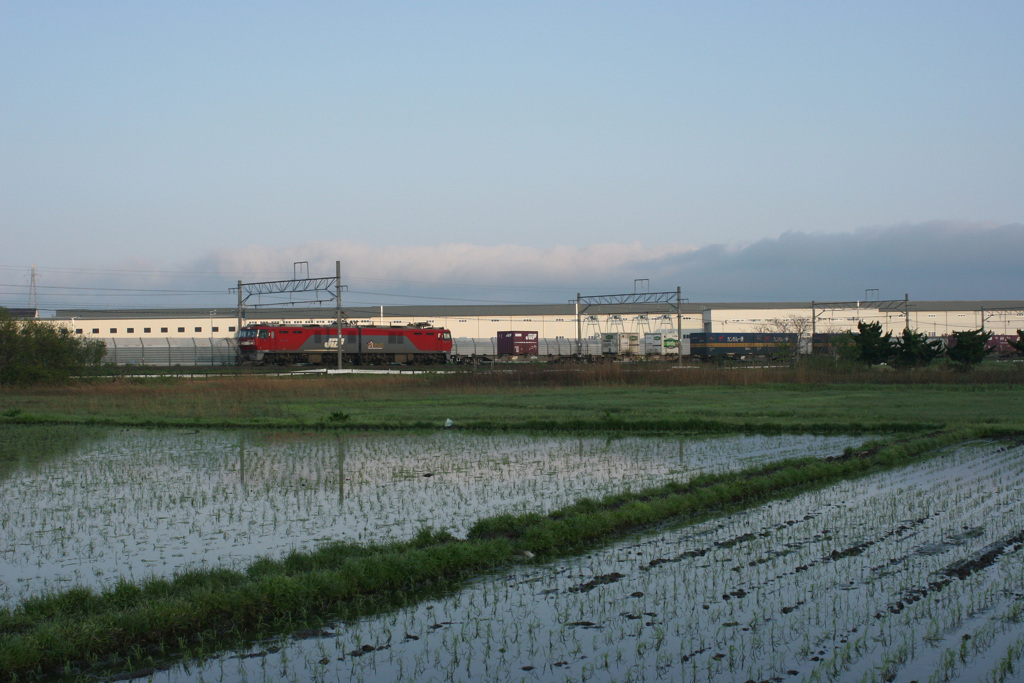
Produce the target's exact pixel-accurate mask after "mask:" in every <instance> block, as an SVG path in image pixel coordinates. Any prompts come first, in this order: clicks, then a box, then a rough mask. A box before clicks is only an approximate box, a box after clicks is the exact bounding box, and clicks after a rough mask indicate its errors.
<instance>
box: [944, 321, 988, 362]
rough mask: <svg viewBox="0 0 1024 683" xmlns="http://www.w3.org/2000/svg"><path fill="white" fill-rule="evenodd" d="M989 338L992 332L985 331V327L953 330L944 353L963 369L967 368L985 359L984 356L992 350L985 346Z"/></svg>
mask: <svg viewBox="0 0 1024 683" xmlns="http://www.w3.org/2000/svg"><path fill="white" fill-rule="evenodd" d="M991 338H992V333H991V332H986V331H985V328H978V329H976V330H967V331H965V332H954V333H953V338H952V339H951V340H950V342H949V349H948V350H947V351H946V355H948V356H949V359H950V360H951V361H953V362H954V363H956V364H958V365H959V366H961V367H962V368H963V369H964V370H968V369H970V368H971V367H973V366H975V365H977V364H978V363H980V362H981V361H983V360H985V356H987V355H988V354H989V353H990V352H991V351H992V349H990V348H988V346H987V344H988V340H989V339H991Z"/></svg>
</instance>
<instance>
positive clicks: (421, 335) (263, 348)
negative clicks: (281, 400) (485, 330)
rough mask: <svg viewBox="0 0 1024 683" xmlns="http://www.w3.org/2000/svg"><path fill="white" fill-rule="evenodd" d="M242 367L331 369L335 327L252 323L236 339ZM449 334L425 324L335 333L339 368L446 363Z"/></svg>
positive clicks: (334, 359) (346, 329) (353, 328)
mask: <svg viewBox="0 0 1024 683" xmlns="http://www.w3.org/2000/svg"><path fill="white" fill-rule="evenodd" d="M238 349H239V356H240V358H241V361H242V362H243V363H251V364H257V365H260V364H265V363H273V364H277V365H292V364H295V363H311V364H314V365H320V364H323V365H331V364H334V363H337V361H338V328H337V326H336V325H335V326H329V325H268V324H254V325H247V326H246V327H244V328H242V330H241V332H240V333H239V334H238ZM451 353H452V333H451V332H450V331H449V330H446V329H443V328H439V327H429V326H427V325H407V326H405V327H379V326H359V325H356V326H351V327H345V326H344V325H343V326H342V328H341V355H342V363H345V364H349V365H381V364H384V363H408V364H416V365H419V364H436V363H446V362H448V360H449V359H450V358H451Z"/></svg>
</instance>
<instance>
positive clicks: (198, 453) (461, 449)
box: [0, 430, 860, 605]
mask: <svg viewBox="0 0 1024 683" xmlns="http://www.w3.org/2000/svg"><path fill="white" fill-rule="evenodd" d="M37 434H38V432H37ZM25 440H26V439H22V441H25ZM27 440H29V441H30V440H31V439H27ZM61 443H63V444H65V446H64V450H60V449H55V450H54V449H51V451H49V452H52V453H54V455H52V456H50V457H47V458H35V459H33V460H32V461H31V463H30V464H29V466H21V465H19V466H17V467H14V468H12V470H11V471H10V472H9V473H8V476H7V477H6V479H3V480H0V528H2V529H3V534H2V536H0V577H3V583H2V584H0V603H2V604H6V605H12V604H14V603H16V602H18V601H19V600H21V599H24V598H25V597H26V596H28V595H30V594H33V593H39V592H41V591H43V590H48V589H65V588H68V587H70V586H71V585H74V584H82V585H88V586H108V585H110V584H112V583H113V582H114V581H116V580H117V579H118V578H121V577H125V578H129V579H133V580H139V579H143V578H145V577H147V576H151V575H159V576H167V575H170V574H172V573H174V572H175V571H178V570H180V569H182V568H185V567H189V566H229V567H238V568H240V567H244V566H245V565H248V564H249V563H250V562H251V561H252V560H253V559H255V558H256V557H258V556H268V555H269V556H275V557H276V556H281V555H284V554H286V553H287V552H289V551H291V550H296V549H299V550H308V549H312V548H314V547H316V546H317V545H319V544H321V543H323V542H326V541H335V540H341V541H347V542H352V543H359V544H368V543H382V542H387V541H390V540H404V539H408V538H411V537H412V536H414V535H415V534H416V532H417V531H419V530H420V529H422V528H424V527H432V528H434V529H437V530H447V531H449V532H450V533H452V534H454V535H455V536H460V537H461V536H464V535H465V534H466V532H467V531H468V529H469V527H470V526H471V525H472V524H473V523H474V522H475V521H476V520H477V519H480V518H482V517H487V516H492V515H495V514H500V513H503V512H524V511H536V512H546V511H548V510H552V509H555V508H558V507H562V506H564V505H567V504H569V503H571V502H574V501H576V500H578V499H580V498H582V497H601V496H603V495H607V494H612V493H618V492H621V491H623V490H626V489H633V490H638V489H641V488H646V487H650V486H656V485H659V484H662V483H664V482H666V481H669V480H679V479H685V478H687V477H689V476H691V475H692V474H693V473H695V472H701V471H714V470H722V469H727V468H735V467H744V466H749V465H753V464H757V463H761V462H765V461H768V460H775V459H779V458H784V457H793V456H797V455H801V456H802V455H833V454H835V453H837V452H840V451H842V449H843V448H844V447H846V446H848V445H856V444H859V443H860V439H859V438H845V437H831V438H825V437H805V436H786V437H751V436H744V437H728V438H716V439H705V440H700V441H691V440H678V439H649V438H614V439H605V438H603V437H602V438H578V437H571V438H549V437H543V438H537V437H527V436H473V435H462V434H455V433H450V432H445V433H438V434H421V435H394V434H387V435H358V436H353V435H347V436H341V437H339V436H335V435H322V434H297V433H291V432H214V431H208V432H191V431H182V430H119V431H116V432H111V433H108V434H106V436H105V437H104V438H97V432H95V431H94V430H83V434H82V435H77V436H76V435H73V438H69V439H68V438H66V439H64V440H62V441H61ZM69 444H74V446H73V447H72V446H71V445H69ZM335 476H336V477H337V480H336V481H335V479H334V477H335Z"/></svg>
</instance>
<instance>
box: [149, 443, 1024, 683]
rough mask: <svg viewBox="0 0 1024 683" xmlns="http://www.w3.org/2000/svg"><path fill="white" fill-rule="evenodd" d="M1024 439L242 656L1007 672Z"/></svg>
mask: <svg viewBox="0 0 1024 683" xmlns="http://www.w3.org/2000/svg"><path fill="white" fill-rule="evenodd" d="M1022 456H1024V446H1020V445H1017V446H1006V445H1004V444H1000V443H991V442H975V443H971V444H966V445H963V446H960V447H956V448H952V449H949V450H948V451H947V452H946V453H945V454H943V455H941V456H940V457H937V458H935V459H932V460H929V461H926V462H923V463H918V464H915V465H913V466H910V467H904V468H899V469H895V470H889V471H885V472H882V473H878V474H875V475H871V476H869V477H865V478H861V479H857V480H852V481H843V482H839V483H837V484H835V485H833V486H830V487H828V488H824V489H818V490H814V491H810V492H807V493H802V494H799V495H796V496H792V497H789V498H786V499H779V500H773V501H771V502H767V503H764V504H762V505H758V506H756V507H753V508H750V509H748V510H744V511H739V512H735V513H732V514H728V515H726V516H724V517H721V518H718V519H712V520H708V521H706V522H701V523H698V524H695V525H692V526H684V527H676V528H662V529H659V530H657V531H655V532H653V533H648V534H646V535H640V536H635V537H631V538H628V539H626V540H624V541H621V542H619V543H615V544H613V545H610V546H607V547H604V548H600V549H597V550H591V551H588V552H587V554H585V555H580V556H578V557H575V558H569V559H560V560H557V561H555V562H552V563H550V564H536V563H528V564H522V565H518V566H515V567H513V568H512V569H511V570H509V569H504V570H501V571H500V572H499V573H497V574H495V575H492V576H484V577H481V578H479V579H477V580H474V581H473V582H471V583H470V584H469V585H467V586H465V587H464V588H462V589H461V590H459V591H457V592H454V593H451V594H449V595H445V596H440V597H437V598H434V599H432V600H430V601H428V602H424V603H419V604H414V605H410V606H408V607H406V608H403V609H400V610H399V611H398V612H397V613H391V614H387V615H380V616H368V617H364V618H359V619H356V620H354V621H351V622H337V623H334V624H331V625H330V626H329V627H328V630H329V631H330V632H331V636H330V637H320V638H311V639H307V640H301V639H296V638H291V639H284V640H282V641H280V642H279V646H280V648H281V650H280V651H279V652H276V653H274V654H268V655H267V656H265V657H260V658H258V659H259V660H260V662H259V664H256V663H253V660H252V659H240V660H239V664H240V666H244V668H245V669H246V674H245V676H246V677H247V680H279V679H280V677H281V676H282V673H283V668H282V667H283V664H282V658H283V657H287V661H288V674H289V675H295V674H296V673H298V675H299V677H300V678H301V676H303V675H309V676H314V675H316V676H328V677H330V676H334V677H335V678H339V677H341V675H342V674H341V672H343V675H344V678H345V679H346V680H379V679H389V680H414V679H417V680H419V679H422V678H430V677H434V678H437V679H453V680H481V679H486V680H520V679H523V678H526V679H529V680H569V681H579V680H587V679H589V678H592V677H597V678H600V679H603V680H608V679H613V680H653V679H670V680H722V679H725V680H746V679H748V678H750V679H754V680H763V679H772V678H776V677H778V678H782V679H783V680H788V679H794V680H799V679H805V680H814V681H848V680H865V681H875V680H877V681H883V680H892V678H893V677H898V678H899V679H900V680H904V679H906V680H921V681H923V680H980V679H981V678H983V677H985V676H987V677H988V678H987V680H993V681H1002V680H1006V679H1008V678H1010V677H1013V676H1015V675H1016V674H1015V673H1014V672H1016V671H1018V670H1019V666H1020V664H1019V663H1020V658H1021V654H1022V648H1024V646H1022V643H1024V636H1022V635H1021V634H1022V626H1021V621H1020V615H1021V613H1022V611H1024V610H1022V607H1021V604H1022V597H1021V595H1022V594H1021V592H1020V585H1021V582H1020V581H1021V576H1022V575H1024V537H1022V536H1021V529H1024V497H1022V495H1021V494H1022V493H1024V457H1022ZM996 480H998V481H999V485H998V486H997V485H994V482H995V481H996ZM394 624H401V627H400V628H397V629H396V628H394ZM364 645H371V646H372V649H370V650H367V649H366V648H364V647H363V646H364ZM357 648H361V649H360V650H359V651H360V652H362V654H359V655H358V656H353V654H352V653H354V652H356V651H357ZM284 653H287V654H284ZM237 656H245V653H240V655H239V654H229V655H222V656H221V657H220V659H224V658H230V657H237ZM342 658H344V659H342ZM324 660H328V661H327V663H325V664H324V665H322V666H320V665H319V664H318V662H321V661H324ZM456 660H457V662H458V663H457V665H456V664H455V661H456ZM218 666H219V665H218V664H217V663H216V660H214V661H210V662H205V663H203V664H201V665H199V666H198V667H193V668H192V669H191V673H186V672H185V671H184V670H183V669H181V668H176V669H172V670H168V671H163V672H157V673H155V674H153V676H152V680H154V681H174V682H175V683H177V682H179V681H192V680H199V679H198V677H197V675H198V672H199V671H207V672H210V671H217V670H218V669H217V667H218ZM235 680H240V679H237V678H236V679H235Z"/></svg>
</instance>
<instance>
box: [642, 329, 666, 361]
mask: <svg viewBox="0 0 1024 683" xmlns="http://www.w3.org/2000/svg"><path fill="white" fill-rule="evenodd" d="M640 353H641V354H642V355H644V356H661V355H664V353H665V345H664V340H663V338H662V336H661V335H660V334H645V335H644V339H643V345H642V346H641V348H640Z"/></svg>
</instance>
